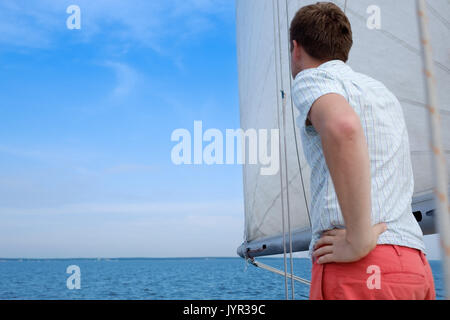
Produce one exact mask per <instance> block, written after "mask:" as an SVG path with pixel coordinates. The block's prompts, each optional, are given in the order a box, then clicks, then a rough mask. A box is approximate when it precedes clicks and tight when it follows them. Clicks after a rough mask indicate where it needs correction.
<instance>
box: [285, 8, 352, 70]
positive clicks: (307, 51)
mask: <svg viewBox="0 0 450 320" xmlns="http://www.w3.org/2000/svg"><path fill="white" fill-rule="evenodd" d="M290 40H291V52H292V61H291V63H292V75H293V77H294V78H295V77H296V76H297V74H298V73H300V72H301V71H303V70H305V69H309V68H314V67H318V66H319V65H320V64H322V63H324V62H327V61H331V60H342V61H344V62H347V60H348V56H349V53H350V49H351V47H352V45H353V39H352V27H351V25H350V21H349V20H348V19H347V17H346V15H345V13H344V12H343V11H342V10H341V9H340V8H339V7H338V6H336V5H335V4H333V3H331V2H318V3H316V4H313V5H309V6H306V7H303V8H301V9H300V10H299V11H298V12H297V14H296V15H295V17H294V20H292V23H291V29H290Z"/></svg>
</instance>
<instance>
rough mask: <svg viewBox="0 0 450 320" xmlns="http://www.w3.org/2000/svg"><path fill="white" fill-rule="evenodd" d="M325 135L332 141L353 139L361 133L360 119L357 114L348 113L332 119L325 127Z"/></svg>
mask: <svg viewBox="0 0 450 320" xmlns="http://www.w3.org/2000/svg"><path fill="white" fill-rule="evenodd" d="M325 131H326V135H327V136H328V137H329V138H330V139H332V140H333V141H334V142H336V143H339V142H346V141H350V140H355V139H356V138H357V137H358V136H360V135H361V134H363V128H362V126H361V121H360V120H359V118H358V116H357V115H349V116H345V117H339V118H337V119H334V120H333V121H331V122H330V123H329V124H327V125H326V127H325Z"/></svg>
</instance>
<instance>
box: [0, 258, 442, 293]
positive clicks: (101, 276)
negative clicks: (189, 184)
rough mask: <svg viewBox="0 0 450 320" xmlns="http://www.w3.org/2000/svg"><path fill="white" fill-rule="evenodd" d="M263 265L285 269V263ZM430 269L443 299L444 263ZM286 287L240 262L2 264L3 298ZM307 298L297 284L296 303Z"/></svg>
mask: <svg viewBox="0 0 450 320" xmlns="http://www.w3.org/2000/svg"><path fill="white" fill-rule="evenodd" d="M260 261H261V262H264V263H266V264H269V265H271V266H273V267H276V268H279V269H283V266H284V263H283V259H278V258H270V259H260ZM430 264H431V267H432V269H433V273H434V278H435V282H436V291H437V295H438V298H439V299H443V279H442V272H441V268H440V262H439V261H430ZM69 266H78V267H79V271H80V274H79V284H80V289H78V290H77V289H72V290H71V289H69V288H70V287H72V288H73V286H69V285H68V281H67V280H68V279H69V278H70V277H71V276H73V274H69V273H67V269H68V267H69ZM294 273H295V274H296V275H298V276H300V277H302V278H305V279H310V274H311V262H310V261H309V260H308V259H294ZM69 282H70V281H69ZM284 285H285V282H284V277H282V276H279V275H276V274H273V273H271V272H268V271H265V270H262V269H259V268H255V267H254V266H252V265H246V263H245V262H244V261H243V260H242V259H239V258H185V259H67V260H26V259H22V260H8V259H3V260H0V299H33V300H34V299H44V300H52V299H100V300H110V299H125V300H129V299H133V300H139V299H146V300H197V299H198V300H212V299H214V300H222V299H225V300H241V299H249V300H266V299H267V300H274V299H284V298H285V289H284V288H285V287H284ZM289 285H290V281H289ZM308 293H309V287H308V286H306V285H303V284H300V283H295V296H296V299H307V298H308Z"/></svg>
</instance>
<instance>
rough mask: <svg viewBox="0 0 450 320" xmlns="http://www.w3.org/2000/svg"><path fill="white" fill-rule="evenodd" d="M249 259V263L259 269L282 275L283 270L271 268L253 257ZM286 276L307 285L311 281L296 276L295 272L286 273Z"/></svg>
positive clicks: (309, 284)
mask: <svg viewBox="0 0 450 320" xmlns="http://www.w3.org/2000/svg"><path fill="white" fill-rule="evenodd" d="M249 261H250V263H251V264H252V265H254V266H255V267H257V268H261V269H264V270H267V271H270V272H273V273H276V274H279V275H280V276H284V272H283V271H280V270H278V269H275V268H273V267H271V266H269V265H267V264H264V263H261V262H259V261H256V260H255V259H250V260H249ZM287 277H288V278H290V279H291V280H295V281H298V282H300V283H303V284H306V285H308V286H311V281H309V280H306V279H303V278H300V277H298V276H296V275H295V274H292V273H288V274H287Z"/></svg>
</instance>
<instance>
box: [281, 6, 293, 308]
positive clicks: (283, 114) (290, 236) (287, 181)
mask: <svg viewBox="0 0 450 320" xmlns="http://www.w3.org/2000/svg"><path fill="white" fill-rule="evenodd" d="M279 2H280V1H279V0H277V18H278V19H277V21H278V47H279V55H278V57H279V58H280V78H281V92H280V93H281V99H282V100H281V101H282V109H281V114H282V117H283V149H284V166H285V168H284V174H285V179H286V181H285V182H286V204H287V206H286V209H287V221H288V236H289V262H290V267H291V274H293V273H294V259H293V256H292V228H291V210H290V201H289V171H288V161H287V140H286V135H287V134H286V93H285V90H284V79H283V60H282V52H283V51H282V47H281V22H280V21H281V19H280V6H279ZM280 159H281V158H280ZM291 294H292V300H294V299H295V284H294V279H293V278H292V277H291Z"/></svg>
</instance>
